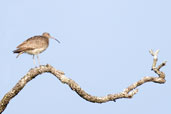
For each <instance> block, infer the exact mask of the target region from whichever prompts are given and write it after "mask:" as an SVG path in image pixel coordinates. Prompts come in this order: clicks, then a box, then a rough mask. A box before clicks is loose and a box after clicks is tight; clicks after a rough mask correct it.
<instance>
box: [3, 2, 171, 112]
mask: <svg viewBox="0 0 171 114" xmlns="http://www.w3.org/2000/svg"><path fill="white" fill-rule="evenodd" d="M170 6H171V1H170V0H15V1H14V0H13V1H12V0H3V1H0V14H1V18H0V37H1V40H0V41H1V45H0V50H1V59H0V63H1V65H0V69H1V80H0V99H1V98H2V97H3V96H4V94H5V93H6V92H8V91H9V90H10V89H11V88H12V87H13V86H14V85H15V84H16V83H17V82H18V80H19V79H20V78H21V77H23V76H24V75H25V74H26V73H27V72H28V70H29V69H30V68H33V67H34V64H33V61H32V56H30V55H27V54H23V55H21V56H20V57H19V58H18V59H16V55H14V54H13V53H12V51H13V50H14V49H16V46H17V45H18V44H20V43H22V42H23V41H24V40H26V39H27V38H29V37H31V36H34V35H40V34H42V33H43V32H49V33H50V34H51V35H52V36H54V37H58V39H59V40H60V41H61V44H58V43H56V42H55V41H54V40H51V41H50V46H49V48H48V49H47V50H46V51H45V52H44V53H42V54H40V56H39V57H40V62H41V64H43V65H45V64H47V63H48V64H51V65H52V66H54V67H55V68H56V69H59V70H62V71H64V72H65V73H66V76H67V77H69V78H71V79H73V80H75V81H76V82H77V83H78V84H79V85H80V86H81V87H82V88H83V89H84V90H85V91H87V92H88V93H90V94H92V95H96V96H104V95H107V94H109V93H118V92H121V91H122V90H123V89H124V88H125V87H127V86H129V85H130V84H132V83H134V82H136V81H137V80H139V79H141V78H142V77H144V76H156V74H155V73H153V72H151V70H150V69H151V65H152V59H153V58H152V56H151V55H150V54H149V52H148V51H149V49H154V50H156V49H160V53H159V62H160V63H161V62H162V61H165V60H167V61H168V63H167V66H166V67H164V68H162V71H164V72H165V73H166V80H167V82H166V83H165V84H156V83H146V84H145V85H142V86H140V87H139V92H138V94H136V95H135V96H134V97H133V98H132V99H121V100H117V101H116V102H107V103H104V104H94V103H90V102H87V101H85V100H84V99H82V98H80V97H79V96H78V95H77V94H76V93H75V92H73V91H72V90H71V89H70V88H69V87H68V86H67V85H64V84H62V83H61V82H59V81H58V79H56V78H55V77H54V76H53V75H51V74H47V73H46V74H42V75H40V76H38V77H36V78H35V79H34V80H32V81H31V82H29V83H28V84H27V85H26V86H25V88H24V89H23V90H22V91H21V92H20V93H19V94H18V95H17V96H16V97H15V98H14V99H12V100H11V101H10V103H9V105H8V107H7V108H6V110H5V111H4V114H56V113H60V114H68V113H71V114H80V113H81V114H111V113H116V114H125V113H127V114H137V113H138V114H150V113H151V114H161V113H162V114H170V113H171V109H170V106H171V99H170V96H171V92H170V88H171V83H170V81H171V77H170V74H171V71H170V70H169V69H171V66H170V61H171V54H170V47H171V46H170V43H171V34H170V33H171V32H170V31H171V21H170V20H171V15H170V12H171V7H170Z"/></svg>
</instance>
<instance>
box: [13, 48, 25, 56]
mask: <svg viewBox="0 0 171 114" xmlns="http://www.w3.org/2000/svg"><path fill="white" fill-rule="evenodd" d="M13 53H18V55H17V57H16V58H18V57H19V56H20V55H21V54H23V53H24V51H22V50H20V49H16V50H14V51H13Z"/></svg>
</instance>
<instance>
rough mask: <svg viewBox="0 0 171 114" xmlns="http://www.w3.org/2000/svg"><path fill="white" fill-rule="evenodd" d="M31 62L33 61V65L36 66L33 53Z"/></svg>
mask: <svg viewBox="0 0 171 114" xmlns="http://www.w3.org/2000/svg"><path fill="white" fill-rule="evenodd" d="M33 63H34V65H35V66H36V62H35V59H34V55H33Z"/></svg>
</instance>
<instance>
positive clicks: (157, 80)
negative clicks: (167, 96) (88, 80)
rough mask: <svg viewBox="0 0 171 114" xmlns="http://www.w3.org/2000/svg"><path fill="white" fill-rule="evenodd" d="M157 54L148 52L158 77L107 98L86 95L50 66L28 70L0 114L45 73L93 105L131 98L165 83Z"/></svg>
mask: <svg viewBox="0 0 171 114" xmlns="http://www.w3.org/2000/svg"><path fill="white" fill-rule="evenodd" d="M158 52H159V50H157V51H156V52H153V51H152V50H150V53H151V55H152V56H153V64H152V70H153V71H154V72H155V73H156V74H158V77H150V76H146V77H144V78H142V79H141V80H139V81H137V82H135V83H133V84H132V85H130V86H129V87H127V88H126V89H124V91H123V92H121V93H117V94H108V95H107V96H103V97H98V96H92V95H90V94H88V93H86V92H85V91H84V90H83V89H82V88H81V87H80V86H79V85H78V84H77V83H76V82H75V81H74V80H72V79H70V78H67V77H66V76H65V74H64V73H63V72H61V71H59V70H56V69H55V68H53V67H52V66H51V65H48V64H47V65H42V66H40V67H38V68H33V69H30V70H29V71H28V73H27V74H26V75H25V76H24V77H23V78H21V80H20V81H19V82H18V83H17V84H16V85H15V86H14V87H13V88H12V89H11V90H10V91H9V92H8V93H6V94H5V96H4V97H3V99H2V100H1V101H0V114H1V113H2V112H3V111H4V110H5V108H6V107H7V105H8V103H9V101H10V100H11V99H12V98H13V97H15V96H16V95H17V94H18V93H19V92H20V91H21V90H22V89H23V88H24V86H25V85H26V84H27V83H28V82H29V81H31V80H32V79H33V78H35V77H36V76H38V75H40V74H42V73H45V72H48V73H51V74H53V75H54V76H56V77H57V78H58V79H59V80H60V81H61V82H62V83H64V84H67V85H68V86H69V87H70V88H71V89H72V90H73V91H75V92H76V93H77V94H78V95H79V96H80V97H82V98H83V99H85V100H87V101H90V102H93V103H105V102H108V101H116V100H117V99H121V98H132V97H133V96H134V95H135V94H136V93H137V92H138V89H136V88H137V87H138V86H140V85H142V84H144V83H146V82H155V83H160V84H162V83H165V74H164V73H163V72H161V71H160V68H161V67H163V66H165V65H166V62H163V63H162V64H160V65H159V66H158V67H156V64H157V54H158Z"/></svg>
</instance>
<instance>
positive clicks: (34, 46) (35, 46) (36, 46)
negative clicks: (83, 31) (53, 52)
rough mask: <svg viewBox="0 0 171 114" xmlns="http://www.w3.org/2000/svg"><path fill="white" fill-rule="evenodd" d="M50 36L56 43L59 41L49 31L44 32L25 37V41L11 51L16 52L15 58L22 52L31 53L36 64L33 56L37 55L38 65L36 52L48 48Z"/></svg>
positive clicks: (38, 52)
mask: <svg viewBox="0 0 171 114" xmlns="http://www.w3.org/2000/svg"><path fill="white" fill-rule="evenodd" d="M50 38H51V39H54V40H56V41H57V42H58V43H60V41H59V40H57V39H55V38H54V37H52V36H50V34H49V33H47V32H44V33H43V34H42V35H39V36H33V37H31V38H29V39H27V40H26V41H24V42H23V43H21V44H20V45H19V46H17V49H16V50H14V51H13V52H14V53H18V55H17V58H18V56H19V55H21V54H23V53H28V54H30V55H33V62H34V64H35V65H36V63H35V59H34V56H35V55H37V59H38V63H39V65H40V61H39V56H38V54H40V53H42V52H43V51H45V50H46V49H47V48H48V46H49V39H50Z"/></svg>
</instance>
